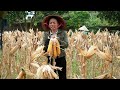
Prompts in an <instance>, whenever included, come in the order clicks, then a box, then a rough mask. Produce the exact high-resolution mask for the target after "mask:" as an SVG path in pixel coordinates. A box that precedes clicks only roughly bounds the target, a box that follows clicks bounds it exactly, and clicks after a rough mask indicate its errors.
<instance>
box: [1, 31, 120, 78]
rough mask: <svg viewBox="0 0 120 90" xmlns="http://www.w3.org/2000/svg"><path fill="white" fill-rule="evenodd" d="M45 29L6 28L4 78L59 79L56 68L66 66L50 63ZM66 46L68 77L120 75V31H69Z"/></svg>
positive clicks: (59, 68) (117, 76)
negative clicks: (43, 30) (119, 32)
mask: <svg viewBox="0 0 120 90" xmlns="http://www.w3.org/2000/svg"><path fill="white" fill-rule="evenodd" d="M42 33H43V32H41V31H36V32H35V31H33V30H32V29H30V30H29V32H25V31H22V32H20V31H19V30H16V31H4V33H3V35H2V41H3V50H2V59H1V61H0V78H1V79H54V78H55V79H59V76H58V74H57V73H55V72H54V69H58V70H61V69H62V67H57V66H52V65H48V64H47V58H46V55H45V52H44V50H43V48H44V46H43V45H42V44H41V41H42ZM67 34H68V40H69V46H68V48H66V49H65V50H66V60H67V67H66V68H67V78H68V79H119V78H120V37H119V35H118V32H116V33H109V32H108V31H107V30H104V31H102V32H100V31H99V30H98V32H97V33H96V34H94V33H93V32H89V33H88V34H87V35H86V34H83V33H82V32H78V31H76V32H72V31H69V32H68V33H67Z"/></svg>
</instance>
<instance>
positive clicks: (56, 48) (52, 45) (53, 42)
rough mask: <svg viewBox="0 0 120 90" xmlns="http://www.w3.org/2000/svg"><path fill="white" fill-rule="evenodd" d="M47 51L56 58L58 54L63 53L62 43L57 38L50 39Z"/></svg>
mask: <svg viewBox="0 0 120 90" xmlns="http://www.w3.org/2000/svg"><path fill="white" fill-rule="evenodd" d="M47 52H48V54H49V56H51V57H53V58H56V57H57V56H59V55H60V53H61V51H60V43H59V41H58V40H57V39H56V38H51V39H50V42H49V45H48V49H47Z"/></svg>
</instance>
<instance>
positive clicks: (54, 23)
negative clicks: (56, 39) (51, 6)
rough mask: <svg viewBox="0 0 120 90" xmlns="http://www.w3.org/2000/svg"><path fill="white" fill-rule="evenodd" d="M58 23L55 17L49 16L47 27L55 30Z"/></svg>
mask: <svg viewBox="0 0 120 90" xmlns="http://www.w3.org/2000/svg"><path fill="white" fill-rule="evenodd" d="M58 26H59V23H58V21H57V20H56V19H55V18H51V19H50V21H49V28H50V29H51V30H57V29H58V28H59V27H58Z"/></svg>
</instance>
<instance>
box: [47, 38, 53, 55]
mask: <svg viewBox="0 0 120 90" xmlns="http://www.w3.org/2000/svg"><path fill="white" fill-rule="evenodd" d="M47 52H48V54H49V55H50V56H53V41H52V40H51V39H50V41H49V45H48V49H47Z"/></svg>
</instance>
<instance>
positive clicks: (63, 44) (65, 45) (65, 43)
mask: <svg viewBox="0 0 120 90" xmlns="http://www.w3.org/2000/svg"><path fill="white" fill-rule="evenodd" d="M63 36H64V39H63V40H60V39H58V41H59V42H60V47H61V48H63V49H64V48H67V47H68V37H67V32H66V31H63Z"/></svg>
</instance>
